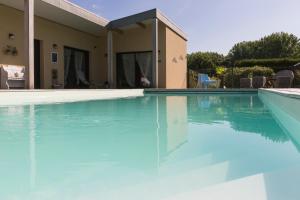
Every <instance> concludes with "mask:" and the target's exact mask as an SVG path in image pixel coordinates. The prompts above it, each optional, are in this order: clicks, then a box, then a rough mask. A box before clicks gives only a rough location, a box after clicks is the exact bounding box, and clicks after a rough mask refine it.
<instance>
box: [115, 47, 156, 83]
mask: <svg viewBox="0 0 300 200" xmlns="http://www.w3.org/2000/svg"><path fill="white" fill-rule="evenodd" d="M152 71H153V70H152V52H133V53H119V54H117V87H118V88H147V87H152V85H153V72H152Z"/></svg>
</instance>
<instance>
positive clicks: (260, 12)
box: [70, 0, 300, 54]
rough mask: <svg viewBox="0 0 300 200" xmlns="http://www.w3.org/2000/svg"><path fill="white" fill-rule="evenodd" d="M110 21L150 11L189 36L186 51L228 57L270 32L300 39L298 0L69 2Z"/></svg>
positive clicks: (98, 0)
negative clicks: (234, 49) (156, 11)
mask: <svg viewBox="0 0 300 200" xmlns="http://www.w3.org/2000/svg"><path fill="white" fill-rule="evenodd" d="M70 1H72V2H73V3H76V4H78V5H80V6H82V7H84V8H86V9H88V10H91V11H92V12H94V13H96V14H98V15H100V16H103V17H105V18H107V19H109V20H112V19H117V18H120V17H124V16H127V15H131V14H134V13H137V12H142V11H145V10H149V9H152V8H158V9H160V10H161V11H163V12H164V13H165V14H166V15H167V16H168V17H169V18H170V19H172V20H173V21H175V22H176V24H177V25H178V26H179V27H181V28H182V30H183V31H184V32H186V33H187V35H188V39H189V42H188V51H189V52H193V51H215V52H219V53H223V54H227V53H228V51H229V50H230V48H231V47H232V46H233V45H234V44H235V43H237V42H240V41H245V40H254V39H259V38H260V37H262V36H264V35H267V34H270V33H272V32H280V31H285V32H290V33H293V34H295V35H297V36H298V37H300V0H70Z"/></svg>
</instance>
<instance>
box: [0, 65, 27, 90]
mask: <svg viewBox="0 0 300 200" xmlns="http://www.w3.org/2000/svg"><path fill="white" fill-rule="evenodd" d="M0 71H1V72H0V74H1V78H0V79H1V89H23V88H25V76H24V72H25V67H24V66H15V65H0Z"/></svg>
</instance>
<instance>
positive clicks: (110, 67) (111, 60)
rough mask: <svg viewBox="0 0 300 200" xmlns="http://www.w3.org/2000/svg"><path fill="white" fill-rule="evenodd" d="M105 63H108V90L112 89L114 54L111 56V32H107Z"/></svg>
mask: <svg viewBox="0 0 300 200" xmlns="http://www.w3.org/2000/svg"><path fill="white" fill-rule="evenodd" d="M107 63H108V71H107V72H108V74H107V79H108V83H109V86H110V88H114V86H115V85H114V70H113V68H114V54H113V32H112V31H111V30H110V31H108V35H107Z"/></svg>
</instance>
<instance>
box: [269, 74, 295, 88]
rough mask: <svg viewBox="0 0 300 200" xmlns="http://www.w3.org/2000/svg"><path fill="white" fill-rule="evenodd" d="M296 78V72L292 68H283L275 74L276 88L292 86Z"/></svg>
mask: <svg viewBox="0 0 300 200" xmlns="http://www.w3.org/2000/svg"><path fill="white" fill-rule="evenodd" d="M294 78H295V75H294V72H293V71H291V70H282V71H279V72H277V74H276V75H275V79H276V80H275V85H274V86H275V88H290V87H292V83H293V80H294Z"/></svg>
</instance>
